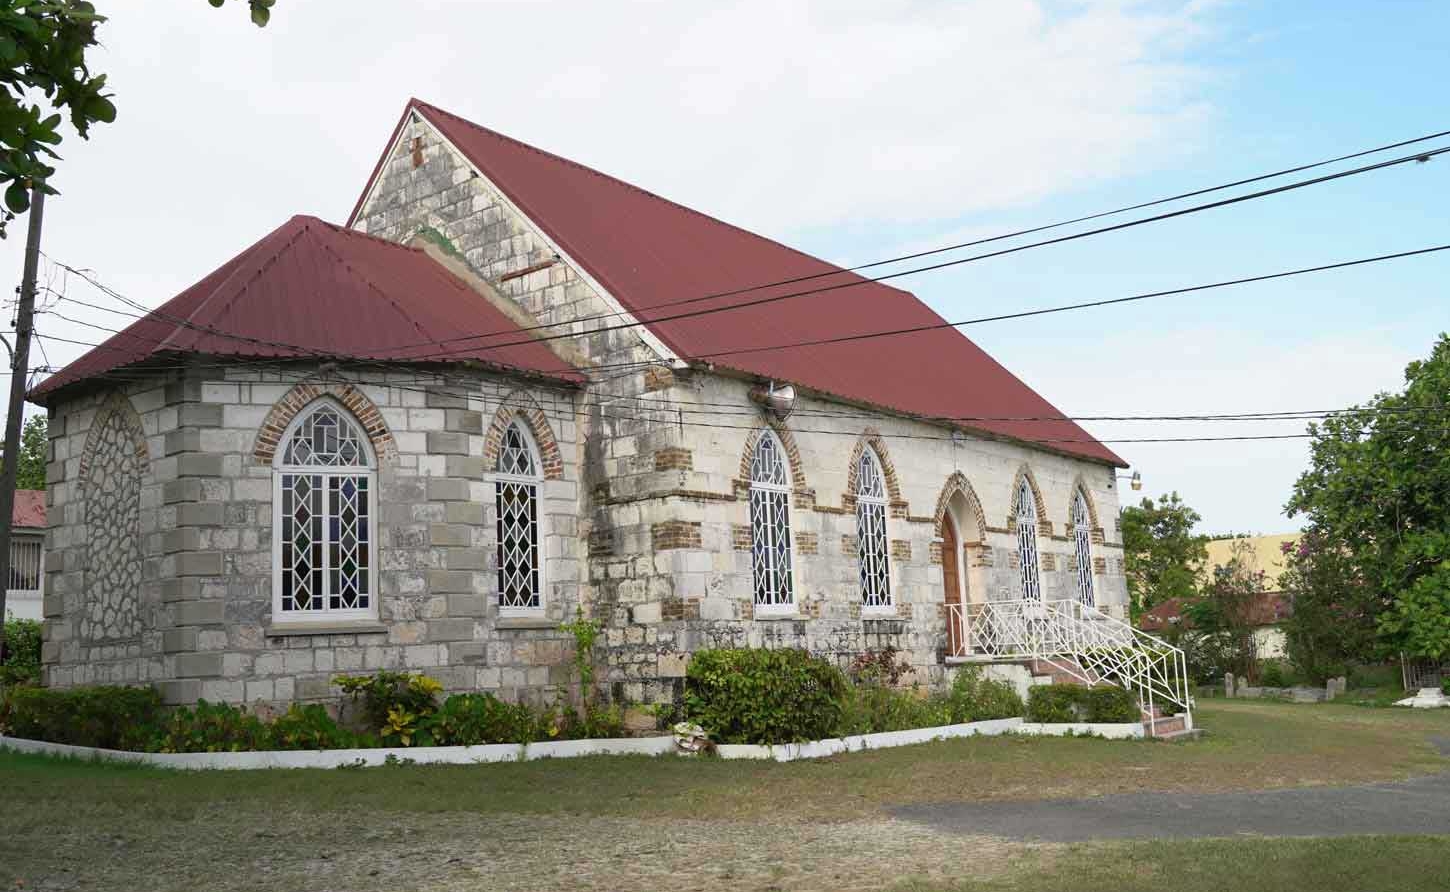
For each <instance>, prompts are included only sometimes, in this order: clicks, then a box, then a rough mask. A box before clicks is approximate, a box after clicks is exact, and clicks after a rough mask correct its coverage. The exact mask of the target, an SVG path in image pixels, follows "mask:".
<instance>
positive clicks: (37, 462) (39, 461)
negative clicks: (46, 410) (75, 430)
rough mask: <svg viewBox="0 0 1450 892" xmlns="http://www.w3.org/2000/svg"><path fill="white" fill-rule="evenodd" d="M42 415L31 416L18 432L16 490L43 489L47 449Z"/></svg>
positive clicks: (44, 423)
mask: <svg viewBox="0 0 1450 892" xmlns="http://www.w3.org/2000/svg"><path fill="white" fill-rule="evenodd" d="M48 442H49V441H48V438H47V436H46V421H45V416H44V415H32V416H31V417H30V419H29V420H27V421H26V422H25V429H24V430H22V431H21V432H20V455H19V463H18V465H17V467H16V475H15V488H16V489H45V457H46V453H47V452H48V451H49V449H48Z"/></svg>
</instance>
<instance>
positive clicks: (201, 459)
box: [176, 452, 222, 477]
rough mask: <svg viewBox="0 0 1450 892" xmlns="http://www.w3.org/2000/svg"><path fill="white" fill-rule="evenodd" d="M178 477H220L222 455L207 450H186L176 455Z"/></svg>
mask: <svg viewBox="0 0 1450 892" xmlns="http://www.w3.org/2000/svg"><path fill="white" fill-rule="evenodd" d="M176 475H177V476H178V477H220V476H221V475H222V456H220V455H213V454H211V453H206V452H185V453H182V454H181V455H178V456H177V457H176Z"/></svg>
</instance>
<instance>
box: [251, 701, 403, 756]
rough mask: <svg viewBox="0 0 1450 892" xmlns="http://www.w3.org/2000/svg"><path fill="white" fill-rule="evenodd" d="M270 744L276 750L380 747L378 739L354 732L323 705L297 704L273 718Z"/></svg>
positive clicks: (270, 729)
mask: <svg viewBox="0 0 1450 892" xmlns="http://www.w3.org/2000/svg"><path fill="white" fill-rule="evenodd" d="M268 732H269V735H270V738H271V740H270V745H271V748H272V749H276V750H336V749H354V748H361V747H373V746H377V745H378V742H377V739H376V738H373V737H372V736H370V735H367V734H354V733H352V732H350V731H347V730H345V729H343V728H340V727H338V724H337V722H335V721H333V718H332V716H330V715H328V714H327V710H326V709H324V708H323V707H321V706H320V705H318V704H316V703H313V704H311V705H309V706H299V705H298V704H296V703H293V704H292V705H291V706H290V707H289V708H288V709H287V711H286V712H284V713H282V714H281V715H279V716H277V717H276V718H275V719H273V720H272V724H271V726H270V727H269V728H268Z"/></svg>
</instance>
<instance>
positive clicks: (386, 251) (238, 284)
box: [30, 216, 583, 399]
mask: <svg viewBox="0 0 1450 892" xmlns="http://www.w3.org/2000/svg"><path fill="white" fill-rule="evenodd" d="M470 331H488V332H499V333H500V335H501V337H503V338H505V339H506V340H507V341H509V342H517V341H523V343H515V344H514V345H513V346H505V347H498V348H488V347H478V348H473V347H469V349H467V350H464V351H463V352H459V351H458V350H457V349H454V350H453V351H452V352H451V355H450V356H449V357H448V360H449V361H476V362H482V363H487V364H490V365H493V366H496V367H500V368H505V369H516V370H521V371H524V372H528V373H531V374H546V375H548V376H549V377H552V378H556V379H560V380H564V381H571V382H579V381H582V380H583V377H582V376H581V375H579V374H578V373H577V372H574V371H569V370H568V369H567V366H566V365H565V364H564V363H563V361H562V360H560V358H559V357H558V356H557V355H556V354H555V353H554V352H553V351H552V350H550V349H549V348H548V347H547V346H545V345H544V344H541V343H539V342H537V341H530V340H529V339H528V337H527V336H525V337H522V338H520V337H518V335H520V334H522V330H521V329H520V328H519V326H518V325H517V324H516V323H514V322H512V321H510V320H509V318H508V317H507V316H505V315H504V314H503V313H502V312H500V311H499V310H498V309H497V308H495V307H494V306H493V305H492V304H490V303H489V302H488V300H487V299H486V298H484V297H483V296H482V295H481V294H479V293H478V292H477V291H475V290H473V289H472V288H471V287H469V286H468V285H467V284H466V283H464V282H463V281H461V280H459V279H458V278H457V277H455V276H454V275H453V274H452V273H450V272H448V271H447V270H446V269H444V268H443V267H442V266H440V265H439V264H438V263H437V262H436V261H434V260H433V259H432V258H431V257H429V256H428V255H427V254H426V253H425V252H424V251H422V250H421V249H418V248H410V247H405V246H403V245H399V244H395V243H393V242H389V241H385V240H383V239H379V238H374V237H372V236H368V235H364V234H362V233H359V232H354V231H352V230H350V229H344V228H342V227H340V226H336V225H334V224H331V223H326V222H323V221H322V220H319V219H317V218H316V217H307V216H297V217H293V218H292V219H290V220H288V221H287V222H286V223H283V224H282V225H281V226H279V227H277V228H276V229H275V230H273V231H272V232H270V233H268V234H267V235H265V236H263V237H262V239H261V240H260V241H258V242H257V243H256V244H254V245H252V246H251V247H249V248H247V249H246V250H245V251H242V252H241V253H240V254H238V255H237V256H235V257H233V258H232V259H231V260H228V261H227V262H226V263H224V264H222V265H221V266H220V267H218V268H217V269H216V270H215V271H214V272H212V273H211V274H209V275H207V276H206V277H205V278H203V279H202V280H201V281H200V282H197V283H196V284H195V285H192V286H191V287H190V288H188V289H186V290H185V291H183V292H181V294H178V295H177V296H176V297H174V298H172V299H171V300H169V301H167V302H166V303H164V304H162V305H161V306H160V307H159V308H158V309H156V310H155V311H153V313H152V314H151V315H148V316H146V317H145V318H142V319H138V320H137V321H136V322H134V323H132V324H131V325H129V326H127V327H126V328H125V329H124V330H122V331H121V332H120V333H118V334H116V335H113V336H112V337H110V338H108V339H107V340H105V341H104V342H102V343H101V344H100V345H99V346H97V347H95V348H94V349H92V350H91V351H89V352H88V353H86V354H85V355H83V356H81V358H79V359H77V360H76V361H75V362H73V363H71V364H70V365H68V366H66V367H65V368H63V369H61V370H60V371H59V372H57V373H56V374H54V375H52V376H51V377H49V378H47V379H46V380H45V381H43V382H42V383H41V384H40V385H39V386H37V387H36V388H35V389H34V390H32V391H31V393H30V396H31V398H32V399H43V398H44V397H45V396H46V395H47V394H50V393H52V392H54V391H55V390H56V389H58V388H60V387H63V386H65V385H67V384H72V383H75V382H77V381H81V380H84V379H86V378H91V377H95V376H98V375H103V374H105V373H107V372H110V371H114V370H116V369H119V368H122V367H123V366H129V365H133V364H136V363H139V362H143V361H145V360H148V359H151V358H152V357H156V356H159V355H164V354H168V353H205V354H212V355H217V356H237V357H249V358H252V357H261V358H279V359H301V358H309V357H316V358H349V357H350V358H359V359H374V360H385V361H392V362H397V361H407V360H410V359H416V358H417V357H418V356H419V355H420V354H422V353H424V352H427V351H428V350H434V351H436V349H437V348H436V347H435V346H432V344H433V342H436V341H438V340H439V339H443V338H450V337H454V336H456V335H457V334H459V333H460V332H470ZM406 345H413V346H406ZM418 345H426V346H418ZM457 346H459V347H463V346H468V345H457Z"/></svg>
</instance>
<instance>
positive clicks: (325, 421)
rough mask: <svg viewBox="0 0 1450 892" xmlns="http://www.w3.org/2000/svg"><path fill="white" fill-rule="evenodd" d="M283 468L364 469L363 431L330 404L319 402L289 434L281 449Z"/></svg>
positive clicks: (365, 452)
mask: <svg viewBox="0 0 1450 892" xmlns="http://www.w3.org/2000/svg"><path fill="white" fill-rule="evenodd" d="M282 463H283V464H284V465H301V466H307V467H329V468H336V467H364V466H366V465H367V463H368V461H367V450H366V448H365V447H364V445H363V438H362V432H361V431H359V430H358V427H357V425H356V424H354V423H353V422H352V420H351V419H349V418H347V417H345V416H344V415H343V414H342V413H341V412H339V411H338V410H337V409H336V408H334V407H333V406H332V404H330V403H325V402H324V403H320V404H319V405H318V406H317V408H315V409H313V410H312V411H311V412H310V413H309V414H308V415H307V416H306V417H305V418H303V419H302V422H301V423H300V424H298V425H297V427H296V428H295V429H294V430H293V431H292V436H291V437H289V438H288V439H287V444H286V446H284V447H283V450H282Z"/></svg>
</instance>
